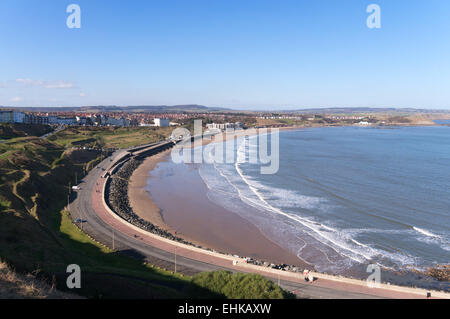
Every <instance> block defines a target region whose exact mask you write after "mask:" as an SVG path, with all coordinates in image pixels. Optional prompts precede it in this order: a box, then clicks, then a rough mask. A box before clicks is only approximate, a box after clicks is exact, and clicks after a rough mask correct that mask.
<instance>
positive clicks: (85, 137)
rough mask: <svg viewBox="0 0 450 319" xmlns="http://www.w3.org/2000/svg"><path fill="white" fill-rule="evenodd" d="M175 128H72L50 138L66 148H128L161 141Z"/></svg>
mask: <svg viewBox="0 0 450 319" xmlns="http://www.w3.org/2000/svg"><path fill="white" fill-rule="evenodd" d="M172 130H173V128H170V127H164V128H151V127H129V128H127V127H71V128H67V129H65V130H63V131H61V132H58V133H56V134H55V135H53V136H51V137H50V138H49V141H51V142H54V143H56V144H58V145H61V146H64V147H79V146H85V147H105V148H128V147H132V146H135V145H142V144H147V143H152V142H157V141H160V140H162V139H164V138H167V137H169V136H170V133H171V132H172Z"/></svg>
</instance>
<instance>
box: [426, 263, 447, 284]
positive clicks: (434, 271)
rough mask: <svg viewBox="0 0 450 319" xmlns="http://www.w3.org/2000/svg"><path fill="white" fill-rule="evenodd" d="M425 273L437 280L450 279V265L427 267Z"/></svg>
mask: <svg viewBox="0 0 450 319" xmlns="http://www.w3.org/2000/svg"><path fill="white" fill-rule="evenodd" d="M425 274H426V275H427V276H430V277H433V278H435V279H437V280H439V281H450V265H438V266H436V267H433V268H429V269H428V270H427V271H426V272H425Z"/></svg>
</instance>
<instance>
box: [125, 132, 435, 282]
mask: <svg viewBox="0 0 450 319" xmlns="http://www.w3.org/2000/svg"><path fill="white" fill-rule="evenodd" d="M327 126H329V125H325V126H323V125H321V126H320V127H327ZM405 126H410V125H402V126H400V127H405ZM412 126H416V125H412ZM419 126H423V125H419ZM426 126H428V125H426ZM438 126H439V125H438ZM307 128H313V127H311V126H298V127H283V128H279V129H280V131H282V130H283V131H284V130H303V129H307ZM372 128H378V126H376V127H375V126H372ZM380 128H383V127H382V126H381V127H380ZM253 132H255V131H254V130H253ZM269 132H270V130H269ZM237 133H238V134H232V135H229V136H227V138H224V139H223V140H221V141H215V140H214V139H213V140H207V141H204V142H203V145H206V144H209V143H214V142H225V141H226V140H227V139H228V138H234V137H239V136H242V135H251V134H249V133H251V132H248V131H246V130H244V131H240V132H237ZM169 153H170V150H168V151H165V152H163V153H160V154H157V155H154V156H151V157H148V158H146V159H145V161H144V162H143V163H142V164H141V165H140V166H139V167H138V169H136V171H135V173H134V174H133V176H132V178H131V179H130V183H129V197H130V203H131V206H132V207H133V208H134V209H135V212H136V214H137V215H139V216H140V217H141V218H144V219H146V220H148V221H149V222H151V223H154V224H155V225H157V226H159V227H161V228H163V229H165V230H167V231H169V232H171V233H172V234H173V233H175V235H176V236H179V237H181V238H183V239H185V240H187V241H189V242H192V243H195V244H197V245H199V246H201V247H203V248H204V249H213V251H218V252H220V253H223V254H228V255H229V254H233V253H235V252H236V251H233V249H228V248H227V247H225V248H223V246H222V247H219V246H215V245H211V242H210V241H209V240H201V239H199V238H198V237H197V238H193V237H191V236H188V235H186V234H184V232H183V231H181V232H180V231H178V232H175V231H174V229H173V228H172V227H171V226H170V225H169V224H168V223H166V221H165V217H164V212H163V211H162V210H161V209H160V208H159V207H158V205H157V204H156V203H155V202H154V200H153V198H152V197H151V194H150V193H149V192H148V191H147V190H146V189H145V187H146V186H147V181H148V179H149V178H153V177H152V176H151V173H152V172H153V171H154V170H155V168H156V167H157V165H158V164H159V163H160V162H162V161H165V160H167V157H168V154H169ZM202 183H203V184H204V182H203V181H202ZM204 186H206V185H204ZM205 192H207V189H206V190H205ZM233 214H234V215H235V216H233V218H234V219H242V220H243V221H245V222H246V220H244V219H243V218H242V217H240V216H238V215H237V214H235V213H233ZM178 217H180V216H178ZM188 222H189V221H188ZM254 228H256V226H254ZM197 231H198V229H197ZM256 232H257V233H259V234H260V235H262V236H263V237H264V238H265V239H266V240H268V241H270V242H271V243H272V244H275V243H273V242H272V241H271V240H270V238H268V237H266V236H265V235H264V234H262V233H261V231H260V230H259V229H256V231H255V232H254V230H253V231H251V232H250V233H252V234H254V233H256ZM260 244H261V243H260ZM275 245H276V244H275ZM261 246H264V245H263V244H261ZM276 246H277V245H276ZM277 247H278V249H280V250H285V249H284V248H281V247H279V246H277ZM288 254H292V253H291V252H288ZM237 255H239V256H248V257H252V258H253V257H254V258H255V259H257V260H263V261H269V262H274V263H278V264H289V265H294V266H301V267H304V268H307V269H314V265H310V264H307V263H305V262H303V261H302V260H301V259H300V258H299V257H297V256H295V259H296V261H294V262H292V260H291V259H290V258H289V260H288V259H279V258H278V257H277V258H275V259H271V258H266V257H261V255H258V254H254V255H252V254H245V253H244V254H241V253H237ZM401 272H403V271H401ZM412 272H413V273H417V272H416V271H412ZM405 273H406V271H405ZM408 273H409V271H408ZM345 276H348V275H345ZM400 276H401V275H400ZM349 278H353V277H352V276H349ZM400 285H401V284H400ZM401 286H402V285H401ZM407 286H408V285H406V286H405V287H407Z"/></svg>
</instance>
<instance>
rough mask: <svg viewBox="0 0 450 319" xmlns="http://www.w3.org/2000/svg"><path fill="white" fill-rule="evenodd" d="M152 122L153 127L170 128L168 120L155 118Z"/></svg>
mask: <svg viewBox="0 0 450 319" xmlns="http://www.w3.org/2000/svg"><path fill="white" fill-rule="evenodd" d="M153 122H155V126H158V127H169V126H170V120H169V119H163V118H156V119H154V120H153Z"/></svg>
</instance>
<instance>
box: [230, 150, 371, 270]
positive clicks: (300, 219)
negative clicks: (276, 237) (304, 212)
mask: <svg viewBox="0 0 450 319" xmlns="http://www.w3.org/2000/svg"><path fill="white" fill-rule="evenodd" d="M244 145H245V144H244ZM241 146H242V144H241ZM241 146H240V147H241ZM238 151H239V150H238ZM239 164H240V163H239V162H236V163H235V168H236V171H237V172H238V174H239V175H240V176H241V178H242V180H243V181H244V182H245V183H246V184H247V185H248V187H249V188H250V190H251V191H252V192H253V193H254V194H255V195H256V196H257V197H258V198H259V199H260V200H261V201H262V202H263V203H264V204H265V206H266V207H265V208H266V209H267V208H268V209H270V210H272V211H273V212H275V213H277V214H280V215H282V216H285V217H287V218H289V219H291V220H295V221H297V222H300V223H301V224H302V225H303V226H305V227H307V228H309V229H310V230H312V231H313V232H315V233H317V234H318V235H319V236H321V237H323V238H325V239H327V240H328V241H330V242H332V243H333V244H335V245H336V246H338V247H340V248H342V249H344V250H348V251H350V252H352V253H354V254H355V255H360V256H362V257H364V258H365V259H367V260H370V259H371V257H369V256H366V255H364V254H363V253H360V252H357V251H355V250H353V249H351V248H349V247H346V246H343V245H342V244H340V243H337V242H335V241H333V240H332V239H331V238H329V236H326V235H324V234H323V233H322V232H320V231H318V230H316V229H314V228H313V227H311V226H309V225H307V224H306V223H307V222H305V221H302V219H303V218H300V217H298V216H295V217H294V216H291V215H290V214H287V213H285V212H283V211H282V210H280V209H278V208H275V207H273V206H272V205H270V204H269V203H268V202H267V201H266V200H265V199H264V197H263V196H262V195H261V194H260V193H259V192H258V190H257V189H256V188H255V187H253V186H252V185H251V183H250V182H249V181H248V179H247V178H246V177H245V175H244V174H243V172H242V170H241V169H240V167H239ZM221 175H223V174H221ZM227 180H228V181H229V179H228V178H227ZM229 182H230V181H229ZM230 184H231V185H233V186H234V187H235V188H236V189H237V187H236V186H235V185H234V184H233V183H231V182H230ZM238 192H239V194H240V196H241V198H242V195H241V192H240V191H239V190H238ZM244 197H245V196H244ZM246 199H248V198H246ZM251 202H253V201H251ZM255 204H256V203H255ZM257 205H258V204H257ZM259 206H262V205H260V204H259ZM262 207H264V206H262ZM308 222H309V223H311V222H310V221H308ZM334 231H336V230H334ZM316 239H317V238H316ZM319 241H320V240H319ZM320 242H321V241H320ZM322 244H324V245H326V246H329V247H330V248H331V249H333V250H334V248H333V247H332V246H330V245H329V244H327V243H323V242H322ZM361 245H363V244H361ZM371 250H372V249H371ZM337 253H339V254H342V255H344V256H346V257H348V258H350V259H352V260H354V261H356V262H359V263H362V262H363V261H362V260H360V259H357V258H355V257H353V256H347V255H346V254H344V253H342V252H337Z"/></svg>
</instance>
